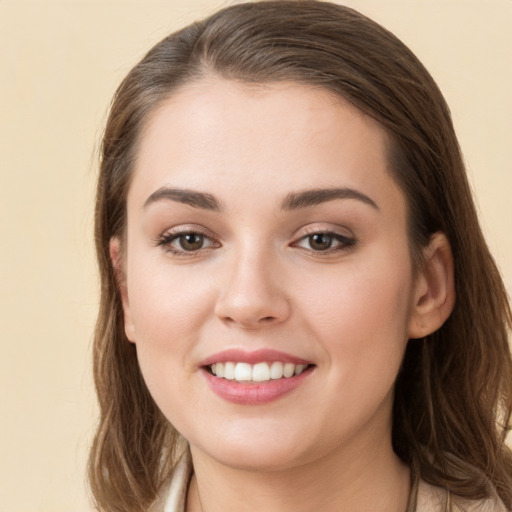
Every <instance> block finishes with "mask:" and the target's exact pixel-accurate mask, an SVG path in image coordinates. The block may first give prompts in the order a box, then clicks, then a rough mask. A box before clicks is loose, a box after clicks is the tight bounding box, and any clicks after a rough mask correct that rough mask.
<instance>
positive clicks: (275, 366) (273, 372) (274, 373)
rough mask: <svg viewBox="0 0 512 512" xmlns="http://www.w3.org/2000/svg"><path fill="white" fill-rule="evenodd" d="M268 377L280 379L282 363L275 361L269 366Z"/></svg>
mask: <svg viewBox="0 0 512 512" xmlns="http://www.w3.org/2000/svg"><path fill="white" fill-rule="evenodd" d="M270 378H271V379H282V378H283V363H280V362H279V361H275V362H274V363H272V366H271V367H270Z"/></svg>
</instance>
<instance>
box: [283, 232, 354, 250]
mask: <svg viewBox="0 0 512 512" xmlns="http://www.w3.org/2000/svg"><path fill="white" fill-rule="evenodd" d="M354 244H355V240H354V239H353V238H349V237H346V236H343V235H340V234H339V233H333V232H330V231H322V232H317V233H311V234H310V235H307V236H304V237H302V238H301V239H299V240H298V241H297V242H295V243H294V244H293V245H294V246H296V247H301V248H302V249H307V250H309V251H313V252H320V253H322V252H323V253H328V252H334V251H341V250H345V249H348V248H349V247H352V246H353V245H354Z"/></svg>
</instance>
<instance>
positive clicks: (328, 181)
mask: <svg viewBox="0 0 512 512" xmlns="http://www.w3.org/2000/svg"><path fill="white" fill-rule="evenodd" d="M139 142H140V143H139V151H138V155H137V159H136V165H135V171H134V172H135V175H134V179H133V181H132V187H131V189H130V193H129V200H130V197H131V198H132V200H137V202H138V203H140V204H142V203H143V202H144V200H145V199H146V198H147V197H148V196H149V195H150V194H151V193H152V192H154V191H155V190H156V189H158V188H159V187H161V186H164V185H166V186H169V185H172V186H175V187H186V188H190V187H192V188H197V189H202V190H206V191H208V192H210V193H214V194H219V195H220V196H222V195H223V194H225V193H226V194H234V193H236V194H237V196H243V195H244V194H245V195H246V196H248V197H251V198H252V197H254V195H255V194H258V193H261V194H263V195H265V197H268V196H271V195H272V194H274V193H275V195H276V196H277V195H278V194H281V195H282V194H283V193H286V192H289V191H290V190H298V189H305V188H321V187H333V186H344V187H352V188H361V187H362V188H364V189H365V191H364V193H367V194H372V193H375V194H377V195H378V193H380V192H382V191H383V190H384V189H386V188H390V187H394V188H395V189H397V187H396V186H395V185H394V183H393V180H392V178H391V175H390V173H389V170H388V159H387V147H388V141H387V137H386V133H385V131H384V130H383V128H382V127H381V126H380V125H379V124H378V123H377V122H376V121H374V120H373V119H371V118H369V117H368V116H366V115H365V114H363V113H362V112H360V111H359V110H358V109H356V108H355V107H353V106H352V105H351V104H349V103H348V102H346V101H344V100H343V99H341V98H338V97H336V96H334V95H333V94H331V93H329V92H327V91H325V90H322V89H318V88H313V87H311V86H305V85H301V84H296V83H289V82H281V83H271V84H258V85H252V84H251V85H248V84H243V83H238V82H233V81H229V80H225V79H221V78H218V77H215V76H210V77H206V78H204V79H202V80H200V81H198V82H195V83H192V84H189V85H187V86H185V87H183V88H182V89H181V90H179V91H178V92H176V93H175V94H173V95H172V96H171V97H170V98H168V99H167V100H165V101H164V102H163V103H162V104H161V105H160V106H159V107H158V108H157V109H156V110H155V111H154V112H153V113H152V115H151V116H150V117H149V118H148V120H147V122H146V125H145V127H144V130H143V131H142V133H141V138H140V141H139ZM395 193H397V190H395ZM399 195H401V194H399ZM276 199H277V198H276Z"/></svg>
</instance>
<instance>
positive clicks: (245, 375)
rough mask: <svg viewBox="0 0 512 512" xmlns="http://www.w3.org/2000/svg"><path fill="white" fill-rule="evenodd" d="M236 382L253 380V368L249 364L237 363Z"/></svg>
mask: <svg viewBox="0 0 512 512" xmlns="http://www.w3.org/2000/svg"><path fill="white" fill-rule="evenodd" d="M235 380H238V381H241V380H252V368H251V365H250V364H249V363H237V364H236V366H235Z"/></svg>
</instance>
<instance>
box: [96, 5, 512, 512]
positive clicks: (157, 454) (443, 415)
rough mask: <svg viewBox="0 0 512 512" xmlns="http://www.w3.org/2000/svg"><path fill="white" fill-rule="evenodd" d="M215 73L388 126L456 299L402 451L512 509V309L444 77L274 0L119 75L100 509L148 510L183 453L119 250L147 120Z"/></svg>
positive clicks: (103, 346)
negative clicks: (156, 391)
mask: <svg viewBox="0 0 512 512" xmlns="http://www.w3.org/2000/svg"><path fill="white" fill-rule="evenodd" d="M207 73H214V74H217V75H220V76H222V77H224V78H227V79H231V80H238V81H243V82H255V83H269V82H276V81H285V80H286V81H294V82H297V83H302V84H308V85H313V86H317V87H321V88H323V89H325V90H328V91H331V92H332V93H334V94H337V95H339V96H341V97H343V98H345V99H346V100H348V101H349V102H351V103H352V104H353V105H355V106H356V107H357V108H359V109H360V110H361V111H363V112H365V113H366V114H367V115H369V116H371V117H373V118H374V119H376V120H377V121H378V122H380V124H381V125H382V126H383V127H384V129H385V130H386V132H387V134H388V136H389V139H390V141H391V143H390V149H389V159H390V167H391V172H392V174H393V176H394V178H395V179H396V181H397V183H398V184H399V185H400V187H402V189H403V191H404V194H405V196H406V198H407V202H408V208H409V235H410V241H411V254H412V257H413V260H414V261H415V263H416V264H418V265H421V260H420V258H419V257H418V255H419V254H421V248H422V247H424V246H425V245H426V243H427V241H428V240H429V237H430V235H431V234H432V233H434V232H436V231H442V232H444V233H445V234H446V235H447V236H448V239H449V241H450V243H451V246H452V250H453V256H454V262H455V270H454V272H455V285H456V294H457V301H456V305H455V308H454V310H453V313H452V315H451V316H450V318H449V319H448V321H447V322H446V323H445V324H444V325H443V326H442V327H441V328H440V329H439V330H438V331H437V332H435V333H434V334H432V335H430V336H428V337H427V338H425V339H422V340H410V341H409V344H408V347H407V350H406V354H405V358H404V361H403V366H402V368H401V371H400V374H399V376H398V379H397V382H396V388H395V402H394V411H393V446H394V449H395V451H396V453H397V454H398V455H399V456H400V457H401V458H402V460H404V461H405V462H406V463H408V464H410V465H412V466H414V467H415V468H417V471H418V473H419V474H420V476H421V478H423V479H425V480H426V481H428V482H430V483H432V484H435V485H439V486H442V487H445V488H447V489H448V490H450V491H452V492H453V493H454V494H457V495H460V496H463V497H467V498H483V497H485V496H488V494H489V492H490V491H489V483H490V484H491V485H492V486H493V487H494V488H495V489H496V490H497V492H498V494H499V496H500V497H501V499H502V500H503V502H504V503H505V505H506V506H507V507H512V456H511V452H510V450H509V449H508V448H507V446H506V445H505V435H506V431H507V428H508V427H507V425H508V423H509V421H510V417H511V410H512V362H511V356H510V350H509V346H508V333H509V332H510V327H511V325H512V315H511V311H510V307H509V304H508V301H507V296H506V291H505V289H504V285H503V282H502V280H501V277H500V275H499V272H498V270H497V267H496V265H495V263H494V261H493V259H492V257H491V255H490V253H489V250H488V248H487V245H486V243H485V241H484V238H483V236H482V233H481V229H480V227H479V223H478V219H477V215H476V212H475V207H474V204H473V199H472V195H471V191H470V187H469V185H468V181H467V178H466V173H465V169H464V165H463V161H462V157H461V153H460V150H459V146H458V143H457V139H456V137H455V134H454V130H453V126H452V121H451V118H450V113H449V110H448V107H447V105H446V103H445V101H444V99H443V97H442V95H441V93H440V91H439V89H438V87H437V86H436V84H435V82H434V80H433V79H432V77H431V76H430V75H429V73H428V72H427V71H426V70H425V68H424V67H423V65H422V64H421V63H420V62H419V61H418V59H417V58H416V57H415V56H414V55H413V54H412V53H411V52H410V50H409V49H408V48H407V47H406V46H405V45H404V44H402V43H401V42H400V41H399V40H398V39H397V38H396V37H395V36H393V35H392V34H391V33H389V32H388V31H387V30H385V29H384V28H382V27H381V26H379V25H378V24H376V23H374V22H373V21H371V20H369V19H368V18H366V17H364V16H362V15H361V14H359V13H357V12H356V11H353V10H351V9H349V8H346V7H341V6H338V5H335V4H330V3H325V2H316V1H311V0H305V1H300V0H299V1H293V0H292V1H287V0H283V1H266V2H260V3H247V4H240V5H235V6H231V7H228V8H226V9H223V10H221V11H219V12H218V13H216V14H214V15H213V16H211V17H210V18H208V19H206V20H204V21H201V22H198V23H195V24H192V25H190V26H188V27H187V28H185V29H183V30H181V31H179V32H176V33H174V34H172V35H170V36H169V37H167V38H165V39H164V40H163V41H161V42H160V43H158V44H157V45H156V46H155V47H154V48H153V49H151V50H150V51H149V53H148V54H147V55H146V56H145V57H144V58H143V59H142V61H141V62H140V63H139V64H137V65H136V66H135V67H134V68H133V69H132V70H131V71H130V73H129V74H128V76H127V77H126V78H125V79H124V81H123V82H122V84H121V85H120V87H119V89H118V90H117V92H116V95H115V97H114V100H113V104H112V107H111V111H110V115H109V118H108V122H107V126H106V129H105V133H104V137H103V143H102V149H101V170H100V175H99V181H98V188H97V202H96V218H95V221H96V227H95V229H96V231H95V237H96V249H97V257H98V262H99V269H100V275H101V302H100V311H99V316H98V322H97V326H96V333H95V343H94V376H95V382H96V389H97V393H98V398H99V404H100V421H99V426H98V430H97V434H96V437H95V440H94V444H93V447H92V450H91V454H90V461H89V475H90V483H91V488H92V491H93V494H94V497H95V499H96V503H97V506H98V509H99V510H102V511H124V512H128V511H130V512H138V511H144V510H146V509H147V507H148V506H149V504H150V503H151V502H152V501H153V500H154V498H155V497H156V495H157V493H158V491H159V488H160V487H161V485H162V482H163V481H164V480H165V479H166V478H168V477H169V475H170V473H172V468H173V464H174V461H175V459H176V457H177V455H178V453H179V451H180V449H181V447H182V444H181V443H182V442H181V441H180V436H179V434H178V433H177V432H176V431H175V430H174V429H173V427H172V426H171V425H170V424H169V423H168V422H167V421H166V419H165V418H164V417H163V415H162V413H161V412H160V411H159V410H158V408H157V407H156V405H155V403H154V402H153V400H152V398H151V396H150V395H149V392H148V390H147V388H146V386H145V384H144V381H143V379H142V376H141V373H140V371H139V367H138V364H137V357H136V352H135V347H134V345H133V344H131V343H129V342H128V340H127V339H126V336H125V334H124V328H123V313H122V307H121V300H120V295H119V291H118V288H117V285H116V277H115V272H114V270H113V268H112V263H111V261H110V257H109V242H110V240H111V238H112V237H114V236H117V237H120V238H121V239H122V236H123V232H124V228H125V223H126V195H127V191H128V188H129V186H130V176H131V172H132V167H133V161H134V157H135V156H136V153H137V143H138V138H139V134H140V133H141V129H142V127H143V125H144V123H145V122H146V120H147V119H148V115H149V114H150V113H151V112H153V111H154V110H155V108H156V107H157V106H158V105H159V104H161V103H162V102H163V101H164V100H165V99H166V98H167V97H169V96H170V95H172V94H173V92H175V91H176V90H177V89H178V88H180V87H185V86H186V85H187V84H188V83H191V82H193V81H195V80H199V79H200V78H201V76H204V75H206V74H207Z"/></svg>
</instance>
